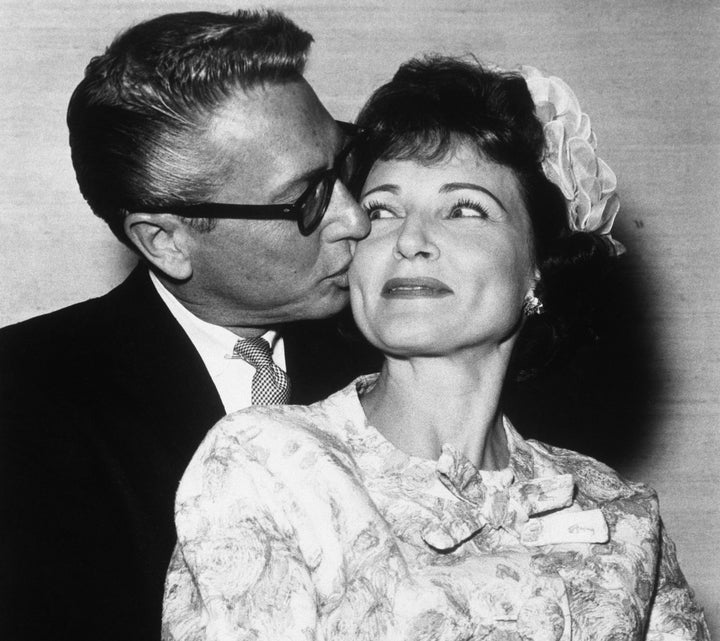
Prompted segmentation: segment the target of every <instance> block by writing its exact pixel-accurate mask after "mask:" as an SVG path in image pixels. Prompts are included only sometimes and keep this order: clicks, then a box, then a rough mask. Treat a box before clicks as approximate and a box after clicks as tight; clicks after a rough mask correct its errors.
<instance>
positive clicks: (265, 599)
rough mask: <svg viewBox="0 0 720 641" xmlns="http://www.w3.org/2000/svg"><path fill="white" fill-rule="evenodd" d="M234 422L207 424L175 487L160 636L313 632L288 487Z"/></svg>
mask: <svg viewBox="0 0 720 641" xmlns="http://www.w3.org/2000/svg"><path fill="white" fill-rule="evenodd" d="M244 422H246V421H235V425H233V419H225V422H224V423H222V422H221V423H220V424H219V425H218V426H217V427H216V428H215V429H214V431H213V433H212V437H211V438H209V439H208V440H206V442H205V443H204V444H203V445H202V446H201V448H200V449H199V450H198V452H197V453H196V455H195V457H194V459H193V461H192V462H191V464H190V466H189V467H188V470H187V471H186V473H185V476H184V477H183V481H182V483H181V485H180V488H179V490H178V494H177V501H176V514H175V522H176V528H177V535H178V542H177V546H176V548H175V552H174V554H173V558H172V560H171V563H170V567H169V569H168V575H167V579H166V584H165V602H164V606H163V639H165V640H166V641H169V640H172V641H189V640H191V639H192V640H193V641H196V640H197V641H199V640H203V641H210V640H213V641H215V640H217V641H220V640H225V639H227V640H230V639H232V640H244V639H248V640H249V639H253V641H255V640H257V641H264V640H267V641H275V640H278V639H283V640H286V641H295V640H303V641H307V640H310V639H315V638H316V610H317V608H316V603H315V596H314V588H313V584H312V580H311V576H310V571H309V569H308V566H307V564H306V563H305V561H304V559H303V556H302V553H301V551H300V549H299V548H298V545H297V542H296V541H297V537H296V536H295V535H294V532H293V527H292V525H291V523H290V522H288V519H287V518H286V516H285V514H286V511H285V507H286V504H287V502H288V501H291V497H290V493H289V492H288V490H287V488H286V487H285V486H284V485H283V483H281V482H280V481H279V480H278V479H276V478H275V477H274V476H273V475H272V473H271V472H270V471H269V470H268V468H267V466H265V465H264V464H263V462H262V461H263V457H264V456H265V455H266V453H263V452H262V451H254V450H253V447H252V438H251V437H250V438H248V435H247V433H243V429H242V424H243V423H244ZM238 423H240V424H241V428H240V429H238V427H237V424H238ZM227 426H230V427H233V429H232V430H227V429H224V428H225V427H227Z"/></svg>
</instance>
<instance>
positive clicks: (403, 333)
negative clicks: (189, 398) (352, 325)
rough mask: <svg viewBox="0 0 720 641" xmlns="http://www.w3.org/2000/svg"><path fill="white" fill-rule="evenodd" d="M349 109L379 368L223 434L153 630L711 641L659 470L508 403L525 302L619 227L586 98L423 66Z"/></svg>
mask: <svg viewBox="0 0 720 641" xmlns="http://www.w3.org/2000/svg"><path fill="white" fill-rule="evenodd" d="M531 91H532V93H533V95H534V97H535V102H533V97H532V96H531ZM539 118H540V119H543V120H544V121H546V125H545V127H544V128H543V126H542V124H541V123H540V120H539ZM359 124H360V125H361V126H363V127H364V128H365V130H366V131H367V132H368V133H367V136H366V137H365V139H364V141H363V143H362V144H361V145H360V148H359V149H358V154H357V156H356V158H357V162H358V166H357V174H356V181H357V183H358V185H361V188H360V194H359V195H360V201H361V204H362V205H363V207H364V208H365V209H366V211H367V212H368V214H369V216H370V219H371V220H372V231H371V233H370V235H369V237H368V238H367V239H366V240H364V241H363V242H362V243H360V244H359V245H358V248H357V250H356V253H355V258H354V262H353V266H352V269H351V272H350V287H351V300H352V309H353V314H354V316H355V319H356V321H357V324H358V326H359V328H360V329H361V330H362V332H363V333H364V334H365V336H366V337H367V338H368V339H369V340H370V342H371V343H373V344H374V345H375V346H377V347H378V348H379V349H380V350H382V352H383V353H384V354H385V356H386V359H385V363H384V365H383V368H382V371H381V372H380V373H379V374H378V375H373V376H369V377H364V378H361V379H358V380H357V381H355V382H354V383H353V384H352V385H350V386H349V387H347V388H346V389H344V390H341V391H340V392H338V393H336V394H334V395H332V396H331V397H329V398H328V399H326V400H325V401H322V402H320V403H317V404H315V405H312V406H309V407H299V406H294V407H289V406H285V407H266V408H257V407H256V408H253V409H251V410H247V411H244V412H240V413H237V414H234V415H231V416H229V417H227V418H226V419H224V420H223V421H222V422H220V423H219V424H218V425H217V426H216V427H215V428H214V429H213V431H212V432H211V433H210V435H209V436H208V438H207V439H206V441H205V442H204V444H203V445H202V446H201V448H200V450H199V451H198V452H197V454H196V456H195V458H194V459H193V462H192V463H191V465H190V467H189V468H188V471H187V472H186V474H185V477H184V479H183V481H182V484H181V486H180V489H179V492H178V502H177V515H176V522H177V529H178V547H177V549H176V553H175V555H174V557H173V560H172V562H171V566H170V569H169V574H168V580H167V585H166V601H165V612H164V621H165V628H164V630H165V636H166V637H167V638H172V639H178V640H180V639H196V638H207V639H353V640H355V639H373V640H374V639H393V640H394V639H412V640H414V641H415V640H422V639H443V640H444V639H452V640H460V639H538V640H539V639H543V640H545V639H571V638H572V639H593V640H599V639H641V638H648V639H677V638H685V639H704V638H707V629H706V627H705V624H704V620H703V616H702V612H701V611H700V610H699V608H698V607H697V606H696V605H695V604H694V602H693V600H692V596H691V592H690V590H689V589H688V587H687V585H686V583H685V580H684V578H683V576H682V573H681V572H680V570H679V568H678V565H677V562H676V559H675V554H674V548H673V545H672V543H671V542H670V541H669V539H668V538H667V537H666V536H665V534H664V532H663V529H662V524H661V522H660V519H659V516H658V505H657V499H656V497H655V494H654V493H653V492H652V490H650V489H649V488H647V487H645V486H642V485H639V484H635V483H629V482H626V481H624V480H622V479H621V478H619V477H618V476H617V475H616V474H615V473H614V472H612V470H610V469H609V468H607V467H605V466H604V465H602V464H600V463H598V462H597V461H594V460H592V459H589V458H587V457H583V456H581V455H579V454H576V453H573V452H569V451H566V450H559V449H555V448H552V447H550V446H547V445H543V444H541V443H538V442H533V441H525V440H523V439H522V437H521V436H520V435H519V434H518V433H517V432H516V431H515V430H514V428H513V427H512V425H511V424H510V423H509V421H508V420H507V419H506V418H505V417H504V416H503V413H502V411H501V408H500V394H501V389H502V386H503V381H504V379H505V376H506V372H507V370H508V366H509V363H510V358H511V354H512V353H513V351H514V347H515V344H516V342H517V340H518V336H519V334H520V330H521V328H522V327H523V325H524V324H525V319H527V318H529V317H531V316H533V315H535V314H537V313H539V312H541V311H543V308H545V309H546V311H547V313H548V314H549V315H550V314H552V315H554V316H559V315H561V313H562V311H563V310H562V308H563V305H562V303H561V301H562V296H561V295H560V293H559V291H558V290H559V289H562V283H563V278H564V277H563V274H569V275H570V277H576V275H577V274H578V273H585V272H583V269H585V268H584V267H583V265H587V264H589V263H592V262H593V261H597V260H599V259H601V258H602V256H603V255H609V254H613V253H616V252H617V251H618V248H619V247H620V246H619V245H618V244H617V243H616V242H615V241H613V240H612V238H611V237H610V235H609V231H610V227H611V225H612V219H613V218H614V215H615V213H616V212H617V200H616V198H615V197H614V187H615V184H614V175H613V174H612V172H611V171H610V170H609V168H608V167H607V166H606V165H605V164H604V163H602V161H600V160H599V159H597V157H596V156H595V153H594V139H593V137H592V134H591V131H590V128H589V122H588V120H587V116H585V115H584V114H582V113H581V112H580V110H579V107H578V106H577V103H576V101H575V99H574V96H573V95H572V92H571V91H570V90H569V89H568V88H567V87H566V85H564V84H563V83H562V82H561V81H559V80H557V79H547V78H543V77H542V76H540V75H539V74H538V73H537V72H534V71H532V70H531V71H527V72H526V73H525V77H522V76H521V75H518V74H509V73H501V72H492V71H488V70H485V69H482V68H481V67H480V66H479V65H476V64H475V63H471V62H464V61H458V60H452V59H444V58H432V59H426V60H416V61H411V62H409V63H407V64H405V65H403V66H402V67H401V68H400V70H399V71H398V73H397V74H396V76H395V78H394V79H393V80H392V81H391V82H390V83H388V84H387V85H385V86H384V87H382V88H381V89H379V90H378V91H377V92H376V93H375V95H374V96H373V97H372V98H371V100H370V101H369V103H368V104H367V105H366V107H365V108H364V110H363V112H362V113H361V115H360V118H359ZM568 133H570V134H571V135H569V136H567V134H568ZM546 152H547V153H546ZM563 195H564V196H566V197H567V200H568V201H569V202H566V198H564V197H563ZM568 266H569V267H568ZM573 275H575V276H573Z"/></svg>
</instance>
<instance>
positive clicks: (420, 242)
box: [393, 216, 440, 260]
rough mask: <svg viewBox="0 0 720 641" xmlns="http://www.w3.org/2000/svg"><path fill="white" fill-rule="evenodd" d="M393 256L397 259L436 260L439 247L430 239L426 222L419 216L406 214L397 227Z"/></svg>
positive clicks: (430, 235)
mask: <svg viewBox="0 0 720 641" xmlns="http://www.w3.org/2000/svg"><path fill="white" fill-rule="evenodd" d="M393 256H394V257H395V258H396V259H397V260H401V259H406V260H413V259H415V258H425V259H427V260H436V259H437V258H438V257H439V256H440V249H439V248H438V246H437V245H436V244H435V242H434V241H433V239H432V234H431V230H430V229H429V228H428V223H426V222H425V221H423V220H422V219H421V218H420V217H419V216H407V217H406V218H405V219H404V220H403V222H402V224H401V225H400V226H399V228H398V231H397V238H396V240H395V247H393Z"/></svg>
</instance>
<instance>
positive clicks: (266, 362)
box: [232, 337, 290, 405]
mask: <svg viewBox="0 0 720 641" xmlns="http://www.w3.org/2000/svg"><path fill="white" fill-rule="evenodd" d="M232 358H242V359H243V360H245V361H247V362H248V363H250V365H252V366H253V367H254V368H255V374H254V375H253V378H252V390H251V395H250V400H251V402H252V404H253V405H276V404H278V403H287V402H288V401H289V400H290V378H289V377H288V375H287V374H286V373H285V372H283V371H282V369H281V368H280V367H279V366H278V365H276V364H275V361H273V359H272V351H271V350H270V345H269V344H268V342H267V341H266V340H265V339H264V338H262V337H257V338H248V339H244V340H239V341H238V342H237V343H235V348H234V349H233V354H232Z"/></svg>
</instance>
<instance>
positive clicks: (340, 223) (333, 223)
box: [322, 180, 370, 240]
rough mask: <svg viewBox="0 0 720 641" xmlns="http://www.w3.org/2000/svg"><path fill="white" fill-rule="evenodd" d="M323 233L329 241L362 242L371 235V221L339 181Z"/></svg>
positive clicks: (334, 189)
mask: <svg viewBox="0 0 720 641" xmlns="http://www.w3.org/2000/svg"><path fill="white" fill-rule="evenodd" d="M323 223H324V225H323V229H322V233H323V235H324V236H325V238H326V239H327V240H343V239H352V240H362V239H363V238H365V236H367V235H368V234H369V233H370V219H369V218H368V215H367V213H366V212H365V210H364V209H363V208H362V207H360V205H359V204H358V202H357V201H356V200H355V199H354V198H353V197H352V195H351V194H350V192H349V191H348V189H347V187H345V185H343V183H341V182H340V181H339V180H337V181H335V185H334V186H333V193H332V198H331V199H330V204H329V205H328V210H327V212H326V213H325V219H324V220H323Z"/></svg>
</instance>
